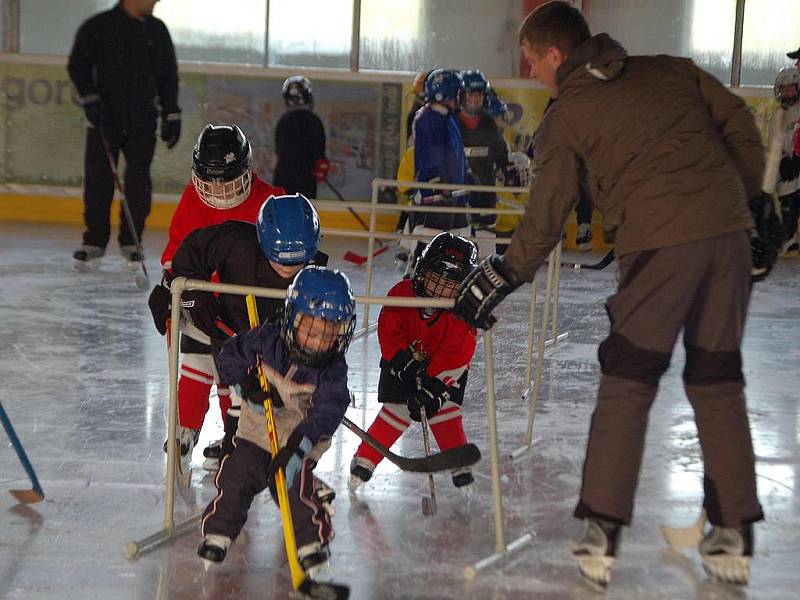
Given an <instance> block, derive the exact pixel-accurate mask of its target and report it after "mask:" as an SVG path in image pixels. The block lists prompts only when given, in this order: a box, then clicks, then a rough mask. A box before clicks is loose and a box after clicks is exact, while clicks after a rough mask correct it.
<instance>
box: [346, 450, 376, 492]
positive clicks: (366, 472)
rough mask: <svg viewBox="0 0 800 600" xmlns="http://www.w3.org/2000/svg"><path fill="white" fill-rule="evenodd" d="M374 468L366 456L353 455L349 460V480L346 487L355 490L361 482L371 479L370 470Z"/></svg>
mask: <svg viewBox="0 0 800 600" xmlns="http://www.w3.org/2000/svg"><path fill="white" fill-rule="evenodd" d="M374 470H375V465H373V464H372V463H371V462H370V461H368V460H367V459H366V458H359V457H358V456H354V457H353V460H352V461H350V481H349V483H348V487H349V489H350V491H351V492H355V491H356V490H357V489H358V487H359V486H360V485H361V484H362V483H366V482H368V481H369V480H370V479H372V472H373V471H374Z"/></svg>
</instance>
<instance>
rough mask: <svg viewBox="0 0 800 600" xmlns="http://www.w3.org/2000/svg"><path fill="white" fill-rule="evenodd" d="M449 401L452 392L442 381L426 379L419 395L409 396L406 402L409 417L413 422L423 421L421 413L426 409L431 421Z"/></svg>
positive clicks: (433, 378)
mask: <svg viewBox="0 0 800 600" xmlns="http://www.w3.org/2000/svg"><path fill="white" fill-rule="evenodd" d="M448 400H450V391H449V390H448V387H447V386H446V385H445V384H444V382H443V381H442V380H441V379H439V378H437V377H424V378H423V379H422V383H421V385H420V388H419V390H417V393H416V394H414V395H413V396H409V398H408V400H407V402H406V404H407V405H408V416H410V417H411V420H412V421H421V420H422V416H421V414H420V412H421V411H422V410H423V409H424V410H425V416H427V417H428V418H429V419H431V418H433V416H434V415H435V414H436V413H437V412H439V409H440V408H442V406H444V403H445V402H447V401H448Z"/></svg>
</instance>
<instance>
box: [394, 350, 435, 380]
mask: <svg viewBox="0 0 800 600" xmlns="http://www.w3.org/2000/svg"><path fill="white" fill-rule="evenodd" d="M389 368H390V369H391V371H392V375H394V376H395V377H397V378H398V379H399V380H400V381H402V382H403V383H404V384H406V385H413V384H415V383H416V380H417V378H418V377H422V376H423V375H424V374H425V369H427V368H428V363H427V361H421V360H417V359H416V358H414V354H413V353H412V352H411V351H410V350H400V351H399V352H397V354H395V355H394V356H393V357H392V360H390V361H389Z"/></svg>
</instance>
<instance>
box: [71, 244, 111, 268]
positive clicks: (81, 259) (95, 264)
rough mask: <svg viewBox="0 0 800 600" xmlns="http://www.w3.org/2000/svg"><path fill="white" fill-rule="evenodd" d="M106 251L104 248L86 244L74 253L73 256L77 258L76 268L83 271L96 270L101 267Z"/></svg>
mask: <svg viewBox="0 0 800 600" xmlns="http://www.w3.org/2000/svg"><path fill="white" fill-rule="evenodd" d="M105 253H106V251H105V249H104V248H100V247H99V246H87V245H86V244H84V245H83V246H81V247H80V248H78V249H77V250H75V252H73V253H72V258H73V259H75V264H74V266H75V270H76V271H81V272H85V271H94V270H95V269H97V268H99V267H100V259H101V258H102V257H103V256H104V255H105Z"/></svg>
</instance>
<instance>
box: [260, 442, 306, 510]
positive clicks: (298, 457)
mask: <svg viewBox="0 0 800 600" xmlns="http://www.w3.org/2000/svg"><path fill="white" fill-rule="evenodd" d="M311 447H312V444H311V440H310V439H308V438H307V437H306V436H304V435H303V434H302V433H300V432H299V431H293V432H292V435H290V436H289V439H288V440H287V441H286V445H285V446H284V447H283V448H281V449H280V450H278V453H277V454H276V455H275V456H274V457H273V458H272V460H271V461H270V463H269V467H267V485H268V486H269V491H270V492H272V497H273V499H274V500H275V502H277V501H278V492H277V489H278V488H277V486H276V483H275V474H276V473H277V472H278V469H283V472H284V473H285V475H286V489H287V490H288V489H289V488H291V487H292V484H293V483H294V480H295V477H296V476H297V474H298V473H299V472H300V469H302V468H303V458H305V455H306V454H308V452H309V451H310V450H311Z"/></svg>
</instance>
